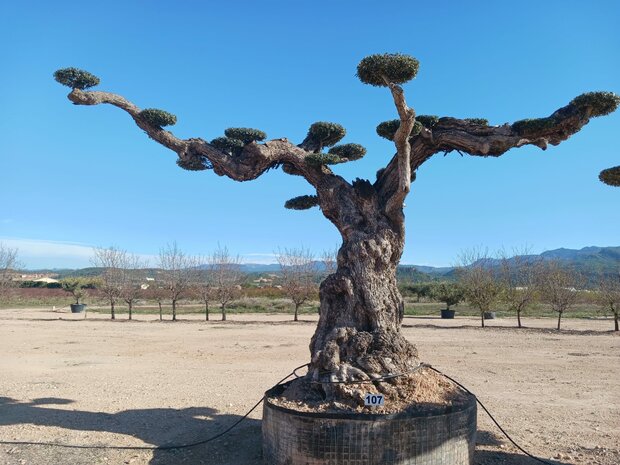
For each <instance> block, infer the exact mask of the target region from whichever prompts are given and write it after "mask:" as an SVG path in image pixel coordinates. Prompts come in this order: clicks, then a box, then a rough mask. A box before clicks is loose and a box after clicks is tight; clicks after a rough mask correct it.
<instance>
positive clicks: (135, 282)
mask: <svg viewBox="0 0 620 465" xmlns="http://www.w3.org/2000/svg"><path fill="white" fill-rule="evenodd" d="M144 268H146V262H145V261H144V260H142V259H141V258H140V257H139V256H138V255H135V254H125V256H124V263H123V268H122V271H123V274H122V286H121V297H122V299H123V300H124V301H125V303H126V304H127V312H128V318H129V319H130V320H131V319H132V317H133V305H134V302H135V301H136V300H138V299H139V298H140V297H141V296H142V294H143V289H142V287H141V286H142V283H143V280H144Z"/></svg>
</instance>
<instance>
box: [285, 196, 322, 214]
mask: <svg viewBox="0 0 620 465" xmlns="http://www.w3.org/2000/svg"><path fill="white" fill-rule="evenodd" d="M318 204H319V198H318V197H317V196H316V195H300V196H299V197H293V198H292V199H290V200H287V201H286V202H285V203H284V208H288V209H289V210H308V209H309V208H312V207H316V206H317V205H318Z"/></svg>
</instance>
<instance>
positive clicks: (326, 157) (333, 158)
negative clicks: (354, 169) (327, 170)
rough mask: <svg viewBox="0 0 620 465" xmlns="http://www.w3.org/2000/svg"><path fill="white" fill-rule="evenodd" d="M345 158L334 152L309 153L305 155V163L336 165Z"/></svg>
mask: <svg viewBox="0 0 620 465" xmlns="http://www.w3.org/2000/svg"><path fill="white" fill-rule="evenodd" d="M346 161H347V160H343V159H342V158H341V157H339V156H338V155H336V154H333V153H323V152H319V153H311V154H310V155H308V156H307V157H306V163H308V164H309V165H312V166H321V165H337V164H338V163H344V162H346Z"/></svg>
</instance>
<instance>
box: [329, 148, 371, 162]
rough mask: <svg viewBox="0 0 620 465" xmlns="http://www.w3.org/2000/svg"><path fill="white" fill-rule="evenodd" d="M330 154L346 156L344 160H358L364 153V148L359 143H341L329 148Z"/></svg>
mask: <svg viewBox="0 0 620 465" xmlns="http://www.w3.org/2000/svg"><path fill="white" fill-rule="evenodd" d="M329 153H330V154H331V155H335V156H338V157H340V158H346V161H352V160H359V159H360V158H362V157H363V156H364V155H366V148H364V146H362V145H360V144H342V145H336V146H334V147H332V148H330V149H329Z"/></svg>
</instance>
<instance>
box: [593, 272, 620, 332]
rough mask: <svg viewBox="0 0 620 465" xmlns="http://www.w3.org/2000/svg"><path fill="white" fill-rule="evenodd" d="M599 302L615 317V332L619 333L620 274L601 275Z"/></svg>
mask: <svg viewBox="0 0 620 465" xmlns="http://www.w3.org/2000/svg"><path fill="white" fill-rule="evenodd" d="M596 297H597V299H596V300H597V301H598V304H599V305H600V306H602V307H603V308H604V309H605V310H609V311H610V312H611V314H612V315H613V316H614V331H618V330H619V328H618V314H619V313H620V272H618V273H614V274H612V275H601V276H600V277H599V282H598V289H597V295H596Z"/></svg>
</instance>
